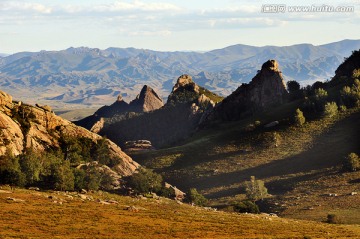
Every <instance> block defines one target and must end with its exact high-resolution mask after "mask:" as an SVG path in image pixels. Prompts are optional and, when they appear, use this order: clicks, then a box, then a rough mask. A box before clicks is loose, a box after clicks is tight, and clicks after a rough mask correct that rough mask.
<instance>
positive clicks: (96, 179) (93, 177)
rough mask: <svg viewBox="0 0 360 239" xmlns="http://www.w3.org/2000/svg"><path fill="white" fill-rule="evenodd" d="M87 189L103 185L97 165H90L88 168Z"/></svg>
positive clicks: (95, 188)
mask: <svg viewBox="0 0 360 239" xmlns="http://www.w3.org/2000/svg"><path fill="white" fill-rule="evenodd" d="M85 182H86V187H85V188H86V189H87V190H98V189H99V188H100V186H101V173H100V172H99V170H98V169H97V168H96V165H90V166H89V167H88V168H87V169H86V177H85Z"/></svg>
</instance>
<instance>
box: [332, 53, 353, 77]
mask: <svg viewBox="0 0 360 239" xmlns="http://www.w3.org/2000/svg"><path fill="white" fill-rule="evenodd" d="M345 59H346V60H345V61H344V62H343V63H342V64H341V65H340V66H339V67H338V68H337V69H336V71H335V76H334V77H333V78H332V80H331V84H339V83H340V84H341V83H343V81H344V80H346V79H351V78H359V77H360V50H356V51H353V54H352V55H351V56H350V57H348V58H345Z"/></svg>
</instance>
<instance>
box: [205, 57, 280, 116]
mask: <svg viewBox="0 0 360 239" xmlns="http://www.w3.org/2000/svg"><path fill="white" fill-rule="evenodd" d="M286 95H287V91H286V87H285V82H284V78H283V76H282V73H281V71H280V69H279V65H278V62H277V61H275V60H268V61H267V62H265V63H264V64H263V65H262V67H261V70H260V71H259V72H258V73H257V74H256V76H255V77H254V78H253V79H252V80H251V81H250V83H249V84H242V85H241V86H240V87H239V88H237V89H236V90H235V91H234V92H233V93H232V94H231V95H229V96H228V97H226V98H225V99H224V100H223V101H222V102H221V103H220V104H219V105H217V106H216V108H215V109H214V111H213V112H211V114H210V115H209V116H208V120H239V119H240V118H241V117H244V116H248V115H250V114H252V113H254V112H256V111H261V110H264V109H269V108H270V107H273V106H277V105H279V104H282V103H284V102H285V98H286Z"/></svg>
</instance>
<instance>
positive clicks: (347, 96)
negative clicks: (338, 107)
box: [340, 79, 360, 107]
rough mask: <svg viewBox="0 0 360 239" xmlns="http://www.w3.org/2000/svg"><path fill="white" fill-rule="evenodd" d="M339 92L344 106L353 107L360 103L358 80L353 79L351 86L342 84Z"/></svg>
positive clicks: (359, 83) (359, 82) (359, 84)
mask: <svg viewBox="0 0 360 239" xmlns="http://www.w3.org/2000/svg"><path fill="white" fill-rule="evenodd" d="M340 94H341V97H342V100H343V101H344V102H345V104H346V106H348V107H354V106H358V105H360V81H359V80H358V79H355V80H354V84H353V85H352V86H351V87H349V86H344V88H343V89H342V90H341V91H340Z"/></svg>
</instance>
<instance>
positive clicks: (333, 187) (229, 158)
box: [132, 102, 360, 223]
mask: <svg viewBox="0 0 360 239" xmlns="http://www.w3.org/2000/svg"><path fill="white" fill-rule="evenodd" d="M296 104H297V102H293V103H292V104H290V105H287V106H285V107H281V108H278V109H276V110H274V111H272V112H268V113H267V114H265V116H262V117H261V119H263V123H267V122H271V121H272V120H279V121H280V125H279V126H276V127H274V128H272V129H267V130H266V129H264V127H262V126H260V127H258V128H257V129H256V130H254V131H251V132H246V130H244V128H245V127H246V126H247V125H248V124H249V122H251V121H252V122H254V121H255V120H256V119H257V117H254V118H252V119H248V120H245V121H239V122H233V123H228V124H223V125H221V126H219V127H218V128H217V129H211V130H204V131H201V132H200V133H198V134H197V135H195V136H194V137H193V138H192V139H190V140H189V141H188V142H187V143H186V144H184V145H182V146H179V147H174V148H169V149H164V150H159V151H154V152H152V153H146V154H145V153H141V152H137V153H134V154H133V155H132V156H133V158H134V159H135V160H136V161H138V162H139V163H140V164H142V165H145V166H147V167H150V168H155V169H156V170H157V171H159V172H163V173H164V175H165V178H166V179H167V180H168V181H170V182H172V183H174V184H175V185H177V186H178V187H180V188H183V189H187V188H189V187H196V188H198V189H200V190H201V192H203V193H204V194H205V195H206V196H207V197H208V198H212V199H213V204H214V205H221V204H226V203H229V202H231V201H233V200H237V199H242V198H244V189H243V182H244V181H245V180H248V179H249V177H250V176H251V175H255V176H256V177H257V178H260V179H262V180H264V181H265V183H266V186H267V187H268V189H269V192H270V193H271V194H273V195H274V200H273V203H274V204H275V203H276V204H280V205H283V207H281V208H274V209H273V211H279V212H281V211H282V215H284V216H291V217H301V215H302V216H303V217H302V218H306V217H307V215H308V217H309V218H311V219H314V220H319V221H320V220H324V218H325V217H326V215H327V212H333V211H337V212H339V213H340V214H341V215H340V216H342V217H343V219H344V220H343V221H344V222H346V223H360V203H359V202H360V197H359V196H354V197H351V198H349V197H347V196H343V197H336V198H327V197H324V196H323V195H324V194H325V193H337V194H341V195H345V194H349V193H350V192H352V191H359V190H360V188H359V185H360V184H359V182H356V181H354V180H355V179H356V178H358V177H359V176H360V173H359V172H355V173H348V174H343V173H342V172H341V169H340V167H341V161H342V159H343V157H344V156H345V155H347V154H348V153H350V152H357V153H359V150H360V147H359V146H360V143H359V137H358V136H359V135H360V127H359V122H360V112H359V110H352V111H348V112H347V113H343V114H341V115H339V116H338V117H336V118H335V119H316V120H313V121H310V122H307V123H306V124H305V126H304V127H302V128H298V127H293V126H289V123H288V120H287V118H289V117H290V116H291V115H292V109H294V108H295V107H294V106H296ZM279 115H282V117H281V118H279ZM259 119H260V117H259ZM275 132H276V137H277V144H278V146H277V147H275V142H274V140H273V138H274V136H275V134H274V133H275ZM351 182H355V183H351ZM284 195H285V196H284ZM277 196H278V197H277ZM297 197H300V198H301V199H300V200H297V201H296V202H293V200H292V199H291V198H297ZM345 201H349V202H348V203H344V202H345ZM295 203H296V204H295ZM318 204H321V205H322V206H321V207H320V206H318V207H317V208H314V209H311V210H305V209H308V208H312V207H314V206H315V205H318ZM349 204H351V205H352V207H351V208H352V209H351V211H352V213H348V212H349V210H345V209H347V208H350V207H348V206H349ZM350 214H351V215H350Z"/></svg>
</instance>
